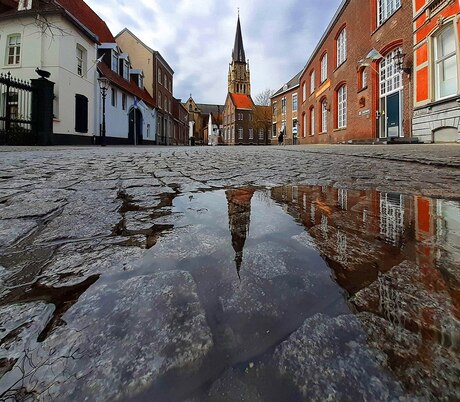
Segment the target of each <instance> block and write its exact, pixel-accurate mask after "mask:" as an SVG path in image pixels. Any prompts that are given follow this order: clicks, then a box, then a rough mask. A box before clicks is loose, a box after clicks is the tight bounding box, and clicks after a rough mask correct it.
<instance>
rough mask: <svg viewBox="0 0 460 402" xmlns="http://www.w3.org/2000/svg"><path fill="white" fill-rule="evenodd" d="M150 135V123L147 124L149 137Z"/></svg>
mask: <svg viewBox="0 0 460 402" xmlns="http://www.w3.org/2000/svg"><path fill="white" fill-rule="evenodd" d="M149 137H150V124H147V138H149Z"/></svg>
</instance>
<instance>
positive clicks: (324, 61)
mask: <svg viewBox="0 0 460 402" xmlns="http://www.w3.org/2000/svg"><path fill="white" fill-rule="evenodd" d="M326 80H327V53H324V55H323V57H321V84H322V83H323V82H324V81H326Z"/></svg>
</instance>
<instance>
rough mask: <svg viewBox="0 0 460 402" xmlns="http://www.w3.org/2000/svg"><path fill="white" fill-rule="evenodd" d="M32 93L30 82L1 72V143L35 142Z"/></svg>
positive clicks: (29, 143)
mask: <svg viewBox="0 0 460 402" xmlns="http://www.w3.org/2000/svg"><path fill="white" fill-rule="evenodd" d="M32 94H33V89H32V86H31V84H30V83H29V82H27V81H23V80H20V79H17V78H14V77H12V76H11V73H10V72H8V73H7V74H0V144H3V145H4V144H8V145H33V144H35V142H36V139H35V133H34V130H33V121H32Z"/></svg>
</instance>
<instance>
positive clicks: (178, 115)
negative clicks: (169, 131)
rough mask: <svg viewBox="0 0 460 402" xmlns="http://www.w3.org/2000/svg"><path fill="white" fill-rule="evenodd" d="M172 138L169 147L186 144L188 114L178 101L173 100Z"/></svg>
mask: <svg viewBox="0 0 460 402" xmlns="http://www.w3.org/2000/svg"><path fill="white" fill-rule="evenodd" d="M173 117H174V125H173V138H172V143H171V145H187V143H188V112H187V109H185V107H184V105H183V104H182V102H181V100H180V99H176V98H174V100H173Z"/></svg>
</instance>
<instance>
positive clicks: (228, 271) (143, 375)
mask: <svg viewBox="0 0 460 402" xmlns="http://www.w3.org/2000/svg"><path fill="white" fill-rule="evenodd" d="M170 201H171V202H168V212H167V214H165V215H164V216H162V219H165V222H163V224H167V225H171V227H172V226H174V228H173V229H172V230H170V231H168V232H166V233H165V234H163V235H162V236H160V237H159V238H158V239H155V243H154V244H152V246H153V247H152V248H150V249H149V250H148V251H147V252H146V255H145V257H144V259H143V261H142V262H141V263H140V264H139V265H136V266H134V267H133V268H132V270H129V271H123V270H122V269H120V270H119V271H116V270H114V268H113V267H111V268H110V271H109V272H105V273H104V272H94V275H96V274H101V277H100V279H99V280H98V281H97V282H96V283H94V284H91V286H89V288H88V289H87V290H86V291H85V292H84V293H83V294H82V295H79V298H78V300H74V299H75V298H73V299H72V303H75V304H70V303H69V304H68V305H66V308H65V309H62V311H60V315H59V320H60V321H62V323H63V325H54V324H53V322H52V321H50V318H49V317H50V316H52V313H50V312H49V311H48V310H47V309H46V302H47V299H46V298H43V300H42V299H40V303H39V302H37V300H35V299H33V300H32V301H33V302H34V303H36V305H33V306H32V307H33V308H34V310H33V311H35V313H34V315H33V316H31V315H30V314H29V315H28V314H27V308H21V309H19V310H18V307H17V305H16V306H14V305H12V306H8V305H6V306H0V320H1V319H2V317H12V316H14V315H15V316H17V317H18V318H17V327H18V328H13V326H12V327H11V328H9V327H6V329H5V332H8V331H10V330H11V331H10V332H9V333H6V334H5V335H6V336H8V338H7V339H8V345H9V349H8V350H6V349H5V350H2V351H0V363H1V364H3V366H5V367H6V368H5V370H6V371H7V374H6V375H5V376H4V377H3V378H0V397H1V396H2V392H4V389H5V384H7V385H8V384H11V383H12V382H14V381H13V380H15V379H16V377H17V376H18V375H21V373H20V370H21V367H17V366H18V365H16V368H12V366H14V364H15V363H14V362H15V361H19V360H18V359H19V358H21V353H22V352H21V348H25V347H26V345H33V346H34V347H36V349H34V358H36V359H38V361H41V360H43V361H48V360H47V359H48V357H49V355H50V351H52V352H53V353H54V352H56V353H58V354H59V355H60V356H61V355H62V356H72V355H71V354H69V344H68V342H69V340H70V339H71V340H72V342H73V343H72V348H77V349H78V350H82V351H85V353H84V354H82V355H81V356H79V359H74V358H72V359H68V361H69V364H68V365H66V370H65V378H64V376H63V375H61V376H59V374H57V375H56V376H55V377H53V381H54V383H53V384H50V383H49V374H48V373H49V372H50V370H51V371H53V370H54V372H56V373H59V364H62V362H58V363H56V365H52V364H51V365H50V367H47V371H46V372H45V371H43V372H42V371H40V372H38V373H39V374H35V372H34V376H35V377H34V378H33V381H34V382H33V383H32V382H31V383H30V384H28V383H27V381H29V380H30V378H31V377H30V376H25V379H23V380H22V381H23V382H22V383H21V387H23V388H21V389H20V390H19V391H18V392H24V390H27V389H28V387H29V388H30V387H31V386H32V388H33V391H34V392H37V393H39V391H40V389H41V388H43V389H46V390H47V392H48V394H49V396H50V399H53V398H54V399H60V400H83V399H85V398H86V399H89V400H91V399H95V398H96V397H97V398H100V399H102V400H103V399H104V398H106V399H107V400H111V399H112V400H113V399H121V400H123V399H127V400H132V399H135V400H146V401H148V400H162V401H178V400H189V401H205V402H211V401H212V402H215V401H227V400H235V398H236V399H242V398H246V399H248V398H249V399H250V400H254V401H257V400H266V401H279V400H283V399H286V400H289V401H303V400H310V399H318V400H322V399H328V398H329V399H346V398H348V399H352V400H353V399H368V400H375V399H389V400H396V399H398V398H401V397H404V396H416V397H419V398H422V399H452V400H454V399H458V396H459V395H458V394H459V392H460V391H459V390H460V384H459V375H458V365H459V353H460V339H459V334H460V325H459V318H460V313H459V308H460V290H459V289H460V205H459V203H458V202H454V201H444V200H435V199H429V198H425V197H419V196H408V195H401V194H396V193H380V192H377V191H349V190H347V189H335V188H331V187H319V186H287V187H279V188H274V189H271V190H259V191H257V190H255V189H253V188H236V189H228V190H221V191H214V192H203V193H193V194H184V195H177V196H176V195H174V196H171V200H170ZM171 204H172V205H171ZM133 208H134V207H133ZM168 214H170V215H168ZM125 215H126V216H124V217H123V219H124V221H123V225H124V226H123V227H124V228H126V227H129V226H127V225H129V224H130V222H129V219H131V215H129V214H125ZM146 219H147V218H146ZM125 221H126V222H125ZM155 224H158V222H156V223H155ZM125 231H126V229H125ZM136 233H137V232H136ZM235 269H236V274H235ZM114 272H115V273H114ZM83 280H84V278H82V281H83ZM85 289H86V288H85ZM43 302H45V303H43ZM17 311H20V314H19V313H17ZM31 311H32V310H31ZM45 313H46V314H45ZM2 314H3V316H2ZM61 315H62V316H61ZM44 317H46V318H44ZM49 322H51V327H52V328H51V330H49V331H45V329H46V328H50V324H49ZM47 323H48V325H47ZM64 324H65V325H64ZM15 326H16V324H15ZM28 328H31V329H30V330H29V329H28ZM32 329H33V332H32ZM2 331H3V329H2ZM41 333H42V334H43V333H44V334H46V336H40V334H41ZM34 334H37V335H34ZM1 335H2V336H3V338H2V339H1V340H0V341H1V342H3V341H4V339H6V338H5V337H4V334H3V332H2V333H1ZM77 335H78V336H77ZM27 336H28V337H29V338H33V337H34V336H35V338H33V339H32V340H30V339H29V340H25V339H26V338H27ZM37 336H40V339H39V340H40V341H41V342H40V343H37V342H36V341H37ZM83 340H89V341H83ZM3 343H4V342H3ZM72 350H73V349H72ZM15 359H16V360H15ZM40 359H41V360H40ZM53 364H54V363H53ZM344 367H346V370H344V369H343V368H344ZM0 368H1V367H0ZM18 370H19V371H18ZM18 373H19V374H18ZM15 376H16V377H15ZM69 379H70V380H69ZM30 381H31V380H30ZM2 387H3V388H2ZM48 394H47V395H48ZM8 395H14V393H12V392H11V389H10V390H9V394H8ZM18 395H19V394H18ZM239 396H241V398H239Z"/></svg>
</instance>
